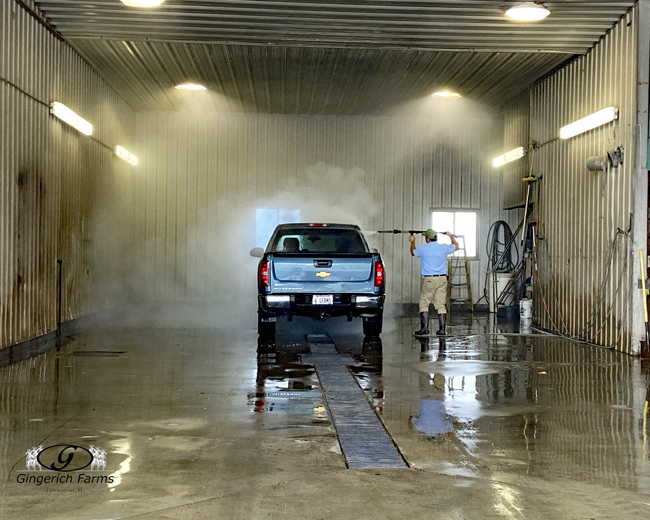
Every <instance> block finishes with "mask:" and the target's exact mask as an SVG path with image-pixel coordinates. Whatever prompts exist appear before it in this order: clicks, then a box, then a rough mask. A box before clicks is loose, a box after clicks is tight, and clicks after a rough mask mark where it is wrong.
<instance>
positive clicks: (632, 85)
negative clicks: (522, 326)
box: [505, 8, 646, 352]
mask: <svg viewBox="0 0 650 520" xmlns="http://www.w3.org/2000/svg"><path fill="white" fill-rule="evenodd" d="M637 11H638V8H635V9H633V10H631V11H630V12H629V13H628V14H627V15H626V16H625V17H624V18H623V19H622V20H621V21H620V23H619V24H617V25H616V27H614V29H613V30H612V31H611V32H610V33H609V34H607V35H606V36H605V37H604V38H603V39H602V40H601V41H600V42H599V43H598V44H597V45H596V46H595V47H594V48H593V49H592V50H591V51H590V52H589V53H588V54H587V55H586V56H584V57H582V58H580V59H578V60H576V61H574V62H572V63H571V64H569V65H568V66H567V67H565V68H563V69H561V70H560V71H558V72H557V73H556V74H554V75H552V76H551V77H549V78H548V79H546V80H544V81H543V82H542V83H540V84H539V85H537V86H535V87H534V88H532V89H531V91H530V106H529V107H528V106H527V105H526V102H525V99H524V98H523V97H522V98H521V99H518V100H515V101H514V102H513V103H511V104H510V108H509V109H508V110H506V122H505V128H506V129H507V130H506V139H510V137H511V136H510V134H509V133H508V132H509V130H510V129H512V128H515V129H516V130H515V132H514V134H513V135H515V134H516V133H517V132H518V131H520V130H521V132H522V133H521V134H520V135H524V134H525V131H523V129H524V128H525V126H526V123H525V120H526V118H527V117H529V124H530V139H534V140H536V141H537V142H538V143H540V148H539V150H538V151H536V152H534V155H531V154H529V155H528V158H527V161H530V160H533V161H534V163H533V173H541V174H543V176H544V177H543V181H541V183H540V185H539V198H537V197H535V199H534V202H535V215H534V219H536V220H537V221H538V222H539V228H538V233H539V240H538V248H537V257H538V267H539V276H540V278H539V281H538V283H537V281H536V283H537V288H536V290H535V293H534V294H535V307H534V308H535V319H536V320H537V321H538V322H539V323H540V324H541V325H542V326H543V327H546V328H548V329H552V330H555V331H558V332H561V333H563V334H568V335H571V336H579V337H581V338H584V339H587V340H589V341H593V342H595V343H598V344H601V345H606V346H615V347H616V348H617V349H619V350H622V351H624V352H631V351H632V350H631V349H632V346H631V338H630V330H631V320H632V316H631V302H630V299H631V297H630V295H631V290H632V276H633V273H632V271H631V269H632V265H631V254H632V251H631V240H630V239H629V238H628V237H627V236H626V235H621V234H619V233H618V232H617V229H621V230H625V231H627V230H628V228H629V222H630V215H631V213H632V212H633V205H632V204H633V190H634V189H635V187H634V185H633V172H634V150H635V148H634V139H635V138H634V125H635V121H636V74H637V31H638V24H637ZM610 106H614V107H617V108H618V109H619V118H618V121H617V122H615V123H610V124H607V125H605V126H602V127H600V128H598V129H595V130H592V131H590V132H586V133H584V134H582V135H579V136H577V137H574V138H572V139H567V140H560V139H558V135H559V130H560V128H561V127H562V126H564V125H567V124H569V123H571V122H573V121H576V120H578V119H581V118H583V117H585V116H587V115H589V114H591V113H593V112H596V111H598V110H600V109H603V108H606V107H610ZM518 121H521V123H518ZM517 129H519V130H517ZM521 144H522V145H524V146H525V143H521ZM618 146H621V147H622V148H624V150H625V157H626V160H625V162H624V164H623V165H622V166H619V167H618V168H614V169H609V170H608V171H607V172H600V173H594V172H589V171H588V170H587V168H586V160H587V158H588V157H590V156H603V155H605V154H606V152H607V150H611V149H613V148H616V147H618ZM521 173H522V172H521V171H520V168H519V167H518V166H517V167H513V169H512V170H511V171H510V172H509V176H508V180H507V182H506V184H507V186H508V188H507V189H508V192H509V193H512V194H514V195H512V196H513V197H515V198H516V197H517V196H521V192H520V191H519V190H520V189H521V188H517V187H516V185H517V184H519V185H520V184H521ZM641 189H646V188H645V186H644V187H642V188H641ZM517 194H518V195H517ZM513 200H514V199H513ZM641 220H642V221H640V222H636V225H642V226H645V225H646V223H645V221H644V220H645V218H642V219H641ZM614 241H615V242H616V243H615V245H614V246H612V244H613V243H614ZM610 254H611V255H612V260H611V262H610V261H609V258H610ZM634 279H635V280H636V276H634ZM603 281H604V282H603ZM601 284H602V285H601Z"/></svg>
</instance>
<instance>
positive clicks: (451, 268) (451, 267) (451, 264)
mask: <svg viewBox="0 0 650 520" xmlns="http://www.w3.org/2000/svg"><path fill="white" fill-rule="evenodd" d="M456 239H457V240H458V251H462V255H460V256H456V255H449V257H448V258H447V309H449V310H451V306H452V305H456V304H462V303H466V304H468V305H469V310H470V312H472V313H473V312H474V300H473V299H472V283H471V280H470V276H469V261H468V260H467V250H466V249H465V237H464V236H463V235H456ZM461 263H463V264H465V281H464V282H460V283H454V275H455V274H456V271H457V269H458V267H459V265H460V264H461ZM453 287H458V288H462V287H466V288H467V298H453V299H452V297H451V290H452V288H453ZM461 291H462V289H461Z"/></svg>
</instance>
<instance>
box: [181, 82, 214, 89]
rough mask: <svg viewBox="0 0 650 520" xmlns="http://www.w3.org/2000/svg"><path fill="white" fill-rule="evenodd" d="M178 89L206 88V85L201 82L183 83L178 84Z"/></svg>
mask: <svg viewBox="0 0 650 520" xmlns="http://www.w3.org/2000/svg"><path fill="white" fill-rule="evenodd" d="M175 88H176V90H206V88H205V86H203V85H201V84H200V83H181V84H180V85H176V87H175Z"/></svg>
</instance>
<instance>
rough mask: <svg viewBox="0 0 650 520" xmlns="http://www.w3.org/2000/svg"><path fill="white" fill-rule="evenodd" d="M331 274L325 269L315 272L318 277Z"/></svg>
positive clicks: (325, 276)
mask: <svg viewBox="0 0 650 520" xmlns="http://www.w3.org/2000/svg"><path fill="white" fill-rule="evenodd" d="M331 274H332V273H328V272H327V271H319V272H317V273H316V276H318V277H319V278H327V277H328V276H329V275H331Z"/></svg>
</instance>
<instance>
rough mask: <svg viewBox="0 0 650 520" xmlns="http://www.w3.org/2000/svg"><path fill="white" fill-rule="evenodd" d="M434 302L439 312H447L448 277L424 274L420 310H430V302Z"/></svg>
mask: <svg viewBox="0 0 650 520" xmlns="http://www.w3.org/2000/svg"><path fill="white" fill-rule="evenodd" d="M431 302H433V305H434V306H435V307H436V311H438V314H447V307H446V303H447V277H446V276H423V277H422V288H421V289H420V312H429V304H430V303H431Z"/></svg>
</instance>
